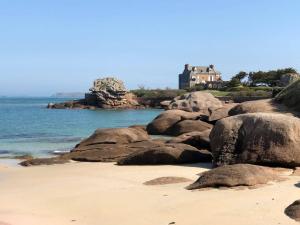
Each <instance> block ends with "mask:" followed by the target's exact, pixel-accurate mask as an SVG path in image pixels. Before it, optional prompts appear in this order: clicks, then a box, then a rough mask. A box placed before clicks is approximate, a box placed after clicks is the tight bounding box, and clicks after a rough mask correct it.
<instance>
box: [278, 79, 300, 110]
mask: <svg viewBox="0 0 300 225" xmlns="http://www.w3.org/2000/svg"><path fill="white" fill-rule="evenodd" d="M275 101H276V102H279V103H282V104H284V105H286V106H287V107H289V108H291V109H293V110H296V111H298V112H300V79H298V80H297V81H295V82H294V83H292V84H291V85H289V86H287V87H286V88H285V89H283V90H282V91H281V92H280V93H279V94H278V95H277V96H276V98H275Z"/></svg>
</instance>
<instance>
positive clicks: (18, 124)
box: [0, 98, 161, 157]
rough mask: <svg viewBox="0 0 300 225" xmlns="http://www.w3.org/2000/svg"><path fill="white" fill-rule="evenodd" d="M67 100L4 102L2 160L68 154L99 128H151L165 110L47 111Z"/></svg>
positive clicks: (0, 125)
mask: <svg viewBox="0 0 300 225" xmlns="http://www.w3.org/2000/svg"><path fill="white" fill-rule="evenodd" d="M66 100H67V99H54V98H0V157H6V156H13V155H24V154H31V155H34V156H46V155H49V154H51V153H53V152H60V151H68V150H70V149H72V148H73V147H74V146H75V145H76V144H77V143H78V142H80V141H81V140H82V139H84V138H86V137H88V136H89V135H91V134H92V133H93V132H94V131H95V130H96V129H97V128H114V127H127V126H130V125H134V124H147V123H148V122H150V121H151V120H152V119H154V118H155V117H156V116H157V115H158V114H159V113H160V112H161V110H159V109H145V110H76V109H72V110H70V109H47V108H46V106H47V104H48V103H49V102H62V101H66Z"/></svg>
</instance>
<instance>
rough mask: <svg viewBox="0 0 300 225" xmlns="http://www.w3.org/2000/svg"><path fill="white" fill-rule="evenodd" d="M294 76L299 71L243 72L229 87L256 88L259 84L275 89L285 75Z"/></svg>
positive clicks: (235, 76) (291, 69)
mask: <svg viewBox="0 0 300 225" xmlns="http://www.w3.org/2000/svg"><path fill="white" fill-rule="evenodd" d="M291 73H292V74H294V73H297V70H296V69H294V68H285V69H278V70H270V71H267V72H265V71H257V72H249V73H247V72H245V71H241V72H239V73H238V74H236V75H234V76H233V77H232V78H231V80H230V81H229V83H228V86H229V87H238V86H256V85H257V84H259V83H263V84H266V85H268V86H270V87H274V86H276V85H277V84H278V82H279V81H280V78H281V76H282V75H284V74H291Z"/></svg>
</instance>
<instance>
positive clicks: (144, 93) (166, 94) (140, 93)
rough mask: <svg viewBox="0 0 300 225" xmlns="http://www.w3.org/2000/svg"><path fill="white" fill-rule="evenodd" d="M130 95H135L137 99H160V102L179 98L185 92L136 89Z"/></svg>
mask: <svg viewBox="0 0 300 225" xmlns="http://www.w3.org/2000/svg"><path fill="white" fill-rule="evenodd" d="M131 93H133V94H135V95H136V96H137V97H139V98H144V99H162V100H171V99H173V98H175V97H177V96H180V95H182V94H184V93H186V91H185V90H178V89H165V90H163V89H154V90H149V89H137V90H132V91H131Z"/></svg>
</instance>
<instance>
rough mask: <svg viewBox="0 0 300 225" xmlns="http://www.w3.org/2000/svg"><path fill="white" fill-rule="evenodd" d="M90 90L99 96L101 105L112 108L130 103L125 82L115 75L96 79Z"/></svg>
mask: <svg viewBox="0 0 300 225" xmlns="http://www.w3.org/2000/svg"><path fill="white" fill-rule="evenodd" d="M90 91H91V93H92V94H93V95H95V96H96V97H97V99H98V104H99V106H100V107H104V108H110V107H115V106H119V105H124V104H127V103H128V102H127V99H126V97H125V94H126V93H127V90H126V88H125V86H124V83H123V82H122V81H121V80H117V79H116V78H113V77H106V78H102V79H97V80H95V81H94V86H93V87H92V88H90Z"/></svg>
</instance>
